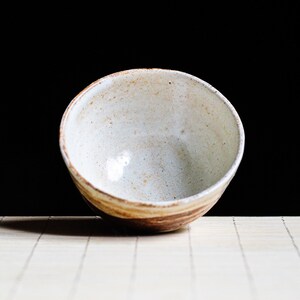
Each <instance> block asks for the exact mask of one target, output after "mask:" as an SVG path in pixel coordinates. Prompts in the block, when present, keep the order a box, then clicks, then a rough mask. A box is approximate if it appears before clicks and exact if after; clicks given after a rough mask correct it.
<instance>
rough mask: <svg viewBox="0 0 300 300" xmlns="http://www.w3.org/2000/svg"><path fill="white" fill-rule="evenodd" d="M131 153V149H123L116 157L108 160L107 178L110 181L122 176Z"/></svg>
mask: <svg viewBox="0 0 300 300" xmlns="http://www.w3.org/2000/svg"><path fill="white" fill-rule="evenodd" d="M130 160H131V154H130V152H129V151H126V150H125V151H122V152H121V153H120V154H119V155H118V156H117V157H116V158H113V157H110V158H109V159H108V160H107V162H106V171H107V178H108V179H109V180H110V181H118V180H119V179H121V178H122V176H123V173H124V168H125V167H126V166H128V165H129V163H130Z"/></svg>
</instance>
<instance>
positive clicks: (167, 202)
mask: <svg viewBox="0 0 300 300" xmlns="http://www.w3.org/2000/svg"><path fill="white" fill-rule="evenodd" d="M148 71H152V72H153V71H154V72H170V73H173V74H178V75H180V76H184V77H187V78H190V79H192V80H194V81H196V82H198V83H200V84H202V85H203V86H204V87H206V88H207V89H208V90H210V91H211V92H213V93H214V94H215V95H217V96H218V98H219V99H220V100H221V101H223V102H224V103H225V105H226V106H227V107H228V108H229V110H230V112H231V113H232V115H233V117H234V119H235V122H236V125H237V128H238V134H239V145H238V151H237V154H236V156H235V159H234V161H233V163H232V164H231V166H230V167H229V169H228V170H227V172H226V173H225V174H224V175H223V176H222V177H221V178H220V179H219V180H218V181H216V182H215V183H214V184H212V185H210V186H209V187H207V188H206V189H204V190H202V191H201V192H199V193H196V194H193V195H191V196H188V197H184V198H179V199H172V200H165V201H145V200H133V199H128V198H122V197H118V196H116V195H114V194H112V193H108V192H106V191H104V190H102V189H100V188H99V187H96V186H95V185H93V184H92V183H91V182H89V181H88V180H87V179H85V177H84V176H82V175H81V174H80V173H79V172H78V170H77V169H76V168H75V166H74V165H73V164H72V163H71V160H70V157H69V155H68V151H67V147H66V143H65V135H64V126H65V124H66V122H67V118H68V115H69V113H70V111H71V110H72V107H73V106H74V105H75V104H76V103H77V102H78V101H80V99H81V98H82V96H83V95H84V94H86V93H87V92H88V91H89V90H91V89H92V88H93V87H94V86H97V85H99V84H101V82H103V81H105V80H107V79H110V78H113V77H119V76H123V75H126V74H129V73H134V72H148ZM59 148H60V152H61V155H62V158H63V160H64V162H65V164H66V166H67V168H68V170H69V171H70V172H71V174H72V175H73V176H75V177H76V178H77V179H78V180H79V181H81V182H83V183H84V184H86V185H87V186H89V187H90V188H92V189H93V190H95V191H96V192H97V193H100V194H104V195H106V196H108V197H110V198H113V199H115V200H118V201H120V202H123V203H127V204H137V205H141V206H146V207H157V206H160V207H170V206H176V205H180V204H186V203H190V202H194V201H201V199H204V198H205V196H207V195H209V194H211V193H214V192H215V191H217V190H219V189H220V188H221V187H222V186H224V185H226V184H227V182H229V181H230V180H231V179H232V178H233V177H234V175H235V173H236V171H237V169H238V167H239V165H240V163H241V160H242V158H243V154H244V148H245V131H244V126H243V124H242V121H241V119H240V116H239V114H238V113H237V111H236V109H235V107H234V106H233V105H232V104H231V102H230V101H229V100H228V99H227V98H226V97H225V96H224V95H223V94H222V93H221V92H219V91H218V90H217V89H216V88H214V87H213V86H212V85H211V84H209V83H208V82H206V81H205V80H203V79H200V78H199V77H197V76H194V75H191V74H189V73H187V72H184V71H179V70H174V69H166V68H133V69H127V70H123V71H118V72H114V73H111V74H108V75H105V76H103V77H101V78H99V79H97V80H95V81H93V82H92V83H90V84H89V85H87V86H86V87H85V88H84V89H83V90H81V91H80V92H79V93H78V94H77V95H75V97H73V99H72V100H71V101H70V103H69V104H68V106H67V107H66V109H65V111H64V113H63V115H62V118H61V121H60V125H59ZM228 184H229V183H228ZM225 188H226V186H225ZM225 188H224V190H225Z"/></svg>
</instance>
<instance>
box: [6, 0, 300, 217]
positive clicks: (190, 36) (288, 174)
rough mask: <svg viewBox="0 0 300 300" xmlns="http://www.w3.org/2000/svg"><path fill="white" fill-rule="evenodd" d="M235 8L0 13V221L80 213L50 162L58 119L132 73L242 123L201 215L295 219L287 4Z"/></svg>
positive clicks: (293, 20) (56, 155)
mask: <svg viewBox="0 0 300 300" xmlns="http://www.w3.org/2000/svg"><path fill="white" fill-rule="evenodd" d="M240 2H241V1H239V2H236V4H233V3H230V2H228V1H224V2H220V3H218V2H212V1H211V2H209V3H208V2H200V1H199V2H196V3H195V4H194V5H192V4H191V3H189V2H185V3H183V2H182V1H181V2H179V3H177V2H175V1H165V2H164V5H162V2H158V3H155V2H140V4H139V5H137V4H135V5H133V4H132V5H130V4H128V3H123V4H117V3H115V2H113V3H112V4H108V3H106V5H105V6H104V3H99V4H98V6H93V5H92V4H89V5H88V4H87V5H85V6H83V5H82V4H81V5H77V6H76V5H75V4H74V3H73V4H72V6H66V7H62V6H55V7H54V6H49V5H47V4H44V6H43V7H37V6H34V7H30V6H28V4H26V6H25V5H24V7H22V6H20V5H18V7H12V8H7V9H6V10H3V15H6V17H8V19H6V21H5V23H4V24H3V26H2V29H1V31H2V41H1V44H2V46H1V47H2V55H1V66H2V69H1V70H2V78H3V79H2V80H1V81H2V89H1V90H2V97H1V98H2V99H1V112H2V114H1V115H2V116H1V129H2V133H3V134H2V143H1V145H2V147H1V148H2V155H1V156H2V159H1V171H2V172H1V173H2V180H1V187H2V188H1V190H2V197H1V201H0V215H90V214H92V212H91V211H90V209H89V208H88V207H87V205H86V204H85V203H84V201H83V200H82V198H81V196H80V195H79V192H78V191H77V190H76V188H75V186H74V185H73V182H72V181H71V179H70V177H69V174H68V172H67V169H66V167H65V165H64V163H63V160H62V158H61V155H60V151H59V146H58V130H59V123H60V119H61V116H62V114H63V112H64V110H65V108H66V107H67V105H68V103H69V102H70V101H71V100H72V99H73V97H74V96H75V95H76V94H77V93H79V92H80V91H81V90H82V89H83V88H85V87H86V86H87V85H88V84H90V83H91V82H93V81H95V80H97V79H98V78H100V77H102V76H105V75H108V74H110V73H113V72H117V71H121V70H125V69H131V68H140V67H147V68H151V67H157V68H168V69H174V70H180V71H184V72H187V73H190V74H192V75H195V76H197V77H199V78H201V79H203V80H205V81H207V82H209V83H210V84H212V85H213V86H214V87H215V88H217V89H218V90H219V91H220V92H221V93H223V94H224V95H225V96H226V97H227V98H228V99H229V100H230V102H231V103H232V104H233V105H234V106H235V108H236V110H237V111H238V113H239V115H240V117H241V119H242V121H243V124H244V128H245V133H246V146H245V153H244V157H243V160H242V163H241V165H240V168H239V169H238V172H237V174H236V176H235V178H234V179H233V181H232V182H231V184H230V186H229V187H228V189H227V190H226V191H225V193H224V195H223V196H222V198H221V199H220V200H219V202H218V203H217V204H216V205H215V206H214V207H213V208H212V209H211V211H209V212H208V215H299V214H300V205H299V201H300V200H299V194H298V190H297V188H298V186H299V183H300V181H299V179H300V178H299V172H298V169H299V158H298V157H299V132H298V129H299V126H298V121H299V110H298V106H297V104H298V103H299V91H298V90H299V86H300V80H299V79H300V76H299V52H300V51H299V50H300V49H299V46H298V43H299V33H300V31H299V21H298V20H299V9H298V4H296V3H297V2H296V1H295V2H289V1H257V2H254V1H248V2H247V4H240ZM8 28H9V29H8Z"/></svg>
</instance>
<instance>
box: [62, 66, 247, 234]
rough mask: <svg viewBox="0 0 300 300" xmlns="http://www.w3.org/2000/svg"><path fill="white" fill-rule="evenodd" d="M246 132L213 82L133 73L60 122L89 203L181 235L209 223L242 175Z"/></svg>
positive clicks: (75, 104)
mask: <svg viewBox="0 0 300 300" xmlns="http://www.w3.org/2000/svg"><path fill="white" fill-rule="evenodd" d="M244 140H245V137H244V130H243V126H242V123H241V120H240V118H239V116H238V114H237V112H236V110H235V109H234V107H233V106H232V104H230V102H229V101H228V100H227V99H226V98H225V97H224V96H223V95H222V94H221V93H220V92H218V91H217V90H216V89H215V88H213V87H212V86H211V85H209V84H208V83H206V82H205V81H203V80H201V79H199V78H197V77H195V76H192V75H190V74H187V73H184V72H181V71H174V70H166V69H132V70H127V71H123V72H118V73H114V74H111V75H108V76H106V77H103V78H101V79H99V80H97V81H95V82H93V83H92V84H90V85H89V86H88V87H86V88H85V89H84V90H83V91H82V92H80V93H79V94H78V95H77V96H76V97H75V98H74V99H73V100H72V101H71V102H70V104H69V106H68V107H67V109H66V111H65V113H64V115H63V117H62V120H61V124H60V138H59V142H60V149H61V153H62V156H63V159H64V161H65V163H66V166H67V168H68V170H69V172H70V174H71V176H72V178H73V181H74V183H75V184H76V186H77V188H78V189H79V191H80V193H81V194H82V196H83V197H84V198H85V199H86V201H87V203H88V204H89V205H90V206H91V207H92V208H93V209H94V210H95V211H96V212H97V214H99V215H100V216H102V217H103V218H104V219H109V220H113V221H116V222H119V223H121V224H123V225H125V226H129V227H133V228H138V229H145V230H151V231H156V232H158V231H172V230H176V229H178V228H181V227H183V226H184V225H186V224H188V223H190V222H192V221H193V220H195V219H196V218H198V217H200V216H202V215H204V214H205V213H206V212H207V211H208V210H209V209H210V208H211V207H212V206H213V205H214V204H215V203H216V202H217V200H218V199H219V198H220V197H221V195H222V194H223V192H224V191H225V189H226V187H227V186H228V184H229V182H230V181H231V179H232V178H233V177H234V175H235V173H236V171H237V169H238V167H239V165H240V162H241V159H242V156H243V151H244Z"/></svg>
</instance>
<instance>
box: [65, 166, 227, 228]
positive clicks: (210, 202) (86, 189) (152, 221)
mask: <svg viewBox="0 0 300 300" xmlns="http://www.w3.org/2000/svg"><path fill="white" fill-rule="evenodd" d="M70 174H71V177H72V179H73V181H74V183H75V185H76V187H77V188H78V190H79V192H80V194H81V195H82V196H83V198H84V199H85V200H86V202H87V204H88V205H89V206H90V207H91V208H92V209H93V210H94V212H95V213H96V214H97V215H99V216H101V217H103V219H106V220H109V221H113V223H118V224H120V225H122V226H125V227H129V228H133V229H137V230H145V231H153V232H166V231H174V230H177V229H179V228H182V227H184V226H185V225H187V224H189V223H191V222H192V221H194V220H196V219H197V218H199V217H201V216H203V215H204V214H205V213H206V212H207V211H209V210H210V209H211V208H212V207H213V206H214V205H215V203H216V202H217V201H218V199H219V198H220V197H221V196H222V194H223V193H224V191H225V189H226V187H227V186H228V184H229V182H230V179H229V180H228V182H226V184H224V185H223V186H220V187H219V188H218V189H216V190H214V191H212V192H211V193H207V194H205V195H203V196H201V197H199V198H198V199H193V200H191V201H179V200H178V201H172V202H169V203H168V202H166V203H165V204H158V205H156V204H154V203H146V202H133V201H127V200H124V199H120V198H117V197H113V196H111V195H108V194H106V193H104V192H102V191H100V190H98V189H95V188H94V187H93V186H91V185H90V184H89V183H88V182H86V181H85V180H83V179H82V178H81V177H80V176H78V175H77V174H74V173H72V172H71V171H70Z"/></svg>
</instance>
